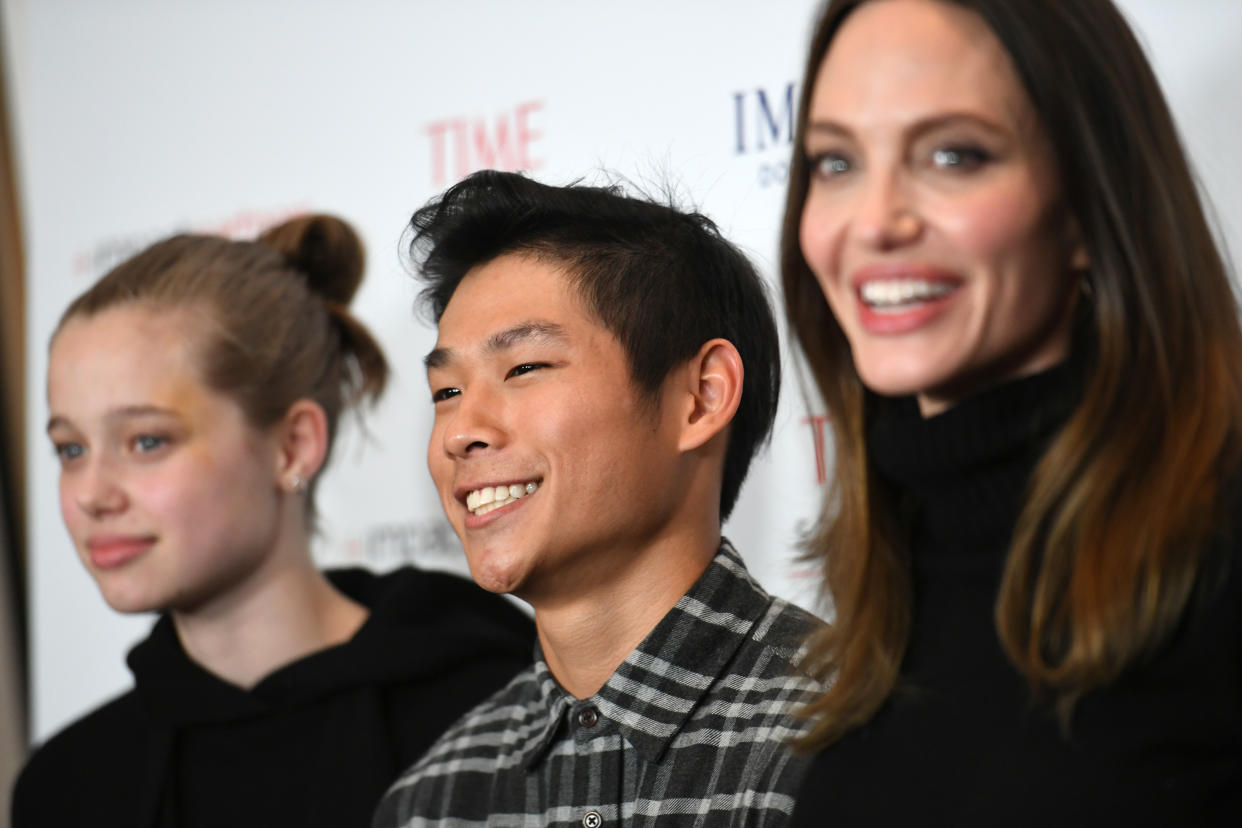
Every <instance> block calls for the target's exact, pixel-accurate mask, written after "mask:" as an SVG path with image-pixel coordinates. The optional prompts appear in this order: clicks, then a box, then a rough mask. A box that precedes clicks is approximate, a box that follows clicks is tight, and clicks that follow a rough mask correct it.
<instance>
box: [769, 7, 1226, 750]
mask: <svg viewBox="0 0 1242 828" xmlns="http://www.w3.org/2000/svg"><path fill="white" fill-rule="evenodd" d="M864 1H865V0H843V2H832V3H830V4H829V5H828V6H827V8H826V9H825V12H824V15H823V17H822V19H821V20H820V22H819V25H818V26H817V28H816V31H815V34H814V36H813V40H812V44H811V51H810V55H809V57H808V60H807V64H806V75H805V78H806V81H805V84H804V86H803V89H802V93H801V101H800V104H799V110H798V120H797V128H796V145H795V149H794V155H793V162H792V165H791V168H790V186H789V191H788V198H787V202H786V207H785V222H784V226H783V230H782V239H781V271H782V281H783V284H784V288H785V307H786V312H787V315H788V318H789V320H790V325H791V327H792V329H793V331H794V333H795V335H796V337H797V339H798V341H799V343H800V344H801V346H802V350H803V352H804V353H805V355H806V358H807V361H808V364H809V366H810V369H811V372H812V374H813V375H814V377H815V380H816V383H817V384H818V386H819V390H820V392H821V393H822V395H823V397H824V399H825V401H826V403H827V405H828V408H829V412H830V414H831V417H832V421H833V423H834V432H835V438H836V470H835V480H834V485H833V487H832V488H831V490H830V492H829V494H828V499H827V500H826V501H825V505H824V511H823V517H822V520H821V523H820V526H819V529H818V531H817V534H816V535H815V536H814V537H813V538H811V539H810V540H809V541H808V543H807V552H808V556H809V557H811V558H814V559H816V560H818V561H819V562H820V563H821V565H822V567H823V572H824V576H825V586H826V589H827V590H828V591H829V592H830V593H831V595H832V597H833V599H834V602H835V606H836V611H837V616H836V620H835V622H834V624H833V625H832V627H831V628H830V629H829V630H828V631H827V632H826V633H825V634H824V635H823V636H821V637H820V638H818V639H817V640H816V641H815V642H814V643H813V649H812V655H813V658H814V659H815V660H816V661H817V662H818V664H819V665H820V666H821V669H823V671H824V672H825V673H826V674H830V675H832V676H833V677H834V678H835V683H834V685H833V686H832V687H831V688H830V689H829V691H828V692H827V693H826V694H825V695H824V696H823V697H821V698H820V699H819V700H818V701H817V702H816V703H815V704H814V705H813V706H812V712H813V713H817V714H819V716H820V720H819V723H818V725H817V728H816V730H815V731H814V733H813V734H812V735H811V737H810V740H809V741H810V743H812V744H816V745H823V744H826V743H828V742H830V741H832V740H834V739H836V738H837V737H839V736H840V735H841V734H842V733H843V732H845V731H846V730H848V729H850V728H852V727H856V726H858V725H859V724H862V723H863V722H865V721H867V720H868V719H869V718H870V717H871V716H872V715H873V714H874V713H875V711H876V710H877V709H878V708H879V707H880V705H881V704H882V703H883V702H884V700H885V698H887V697H888V695H889V693H891V691H892V689H893V686H894V684H895V682H896V679H897V675H898V672H899V670H900V664H901V658H902V653H903V652H904V650H905V646H906V641H907V638H908V635H909V628H910V624H911V598H910V575H909V565H908V562H907V559H906V556H905V550H904V549H903V548H902V546H901V543H900V542H898V541H897V540H896V538H897V533H896V532H895V526H896V504H894V503H890V502H888V501H887V499H886V497H885V492H884V491H883V489H882V488H881V487H880V486H878V485H877V483H876V475H875V474H874V472H873V470H872V468H871V464H870V461H869V460H868V457H867V445H866V429H865V422H866V418H867V416H868V411H867V403H866V395H865V394H864V392H863V389H862V384H861V382H860V381H859V378H858V375H857V373H856V372H855V369H854V366H853V363H852V359H851V356H850V350H849V346H848V343H847V342H846V340H845V337H844V335H843V333H842V331H841V328H840V326H839V325H838V324H837V322H836V320H835V319H834V318H833V316H832V313H831V311H830V310H829V308H828V305H827V302H826V301H825V299H824V296H823V293H822V291H821V290H820V287H819V285H818V283H817V282H816V280H815V277H814V275H813V274H812V273H811V270H810V268H809V267H808V265H807V263H806V260H805V259H804V257H803V255H802V250H801V248H800V246H799V240H798V225H799V223H800V221H801V216H802V208H803V204H804V203H805V200H806V195H807V188H808V180H809V162H808V159H807V158H806V157H805V155H804V154H803V146H804V145H803V141H804V139H805V135H806V125H807V117H808V116H807V109H808V105H809V102H810V100H811V96H812V93H813V88H812V87H813V84H814V78H815V76H816V73H817V71H818V68H819V65H820V63H821V61H822V60H823V58H824V55H825V54H826V53H827V51H828V48H829V45H830V43H831V42H832V39H833V37H834V35H835V34H836V32H837V30H838V28H839V27H840V25H841V23H842V21H843V20H844V19H845V18H846V17H847V16H848V15H849V14H850V13H851V12H852V11H853V10H854V9H855V8H857V7H858V6H859V5H861V4H862V2H864ZM946 2H949V3H951V4H952V5H955V6H958V7H961V8H963V9H966V10H969V11H971V12H974V13H975V14H977V15H978V16H979V17H980V18H981V19H982V20H984V21H985V22H986V24H987V25H988V26H989V28H990V29H991V31H992V33H993V34H994V35H995V36H996V38H997V39H998V40H999V41H1000V43H1001V45H1002V46H1003V48H1004V49H1005V51H1006V52H1007V53H1008V55H1009V58H1010V60H1011V61H1012V63H1013V66H1014V68H1015V70H1016V74H1017V77H1018V78H1019V79H1020V82H1021V83H1022V85H1023V86H1024V88H1025V90H1026V93H1027V95H1028V96H1029V97H1030V100H1031V102H1032V104H1033V106H1034V109H1035V111H1036V112H1037V113H1038V114H1039V117H1040V121H1041V123H1042V127H1043V129H1044V130H1045V131H1046V134H1047V136H1048V138H1049V139H1050V142H1051V145H1052V148H1053V152H1054V155H1055V160H1056V163H1057V166H1058V169H1059V171H1060V179H1061V185H1062V191H1063V193H1064V199H1065V203H1066V204H1067V206H1068V209H1069V210H1070V211H1071V213H1072V215H1073V217H1074V219H1075V221H1076V222H1077V224H1078V227H1079V229H1080V231H1081V236H1082V239H1083V241H1084V244H1085V246H1086V248H1087V251H1088V255H1089V257H1090V272H1089V274H1088V278H1089V283H1090V285H1091V289H1092V298H1091V301H1090V303H1089V306H1088V307H1087V308H1086V313H1085V314H1084V315H1085V316H1086V317H1087V319H1086V322H1085V326H1086V328H1087V331H1086V332H1085V334H1084V336H1083V337H1082V340H1083V341H1082V342H1079V343H1076V347H1077V348H1078V350H1079V351H1080V352H1081V354H1080V357H1079V358H1081V359H1082V360H1083V361H1084V363H1085V364H1086V366H1087V368H1086V383H1085V390H1084V393H1083V397H1082V399H1081V401H1080V403H1079V404H1078V406H1077V408H1076V409H1075V411H1074V413H1073V414H1072V416H1071V418H1070V420H1069V421H1068V422H1067V424H1066V425H1065V426H1064V427H1063V428H1062V429H1061V431H1060V432H1059V434H1058V435H1057V436H1056V438H1055V440H1054V441H1053V443H1052V444H1051V445H1050V447H1049V448H1048V449H1047V451H1046V452H1045V453H1044V455H1043V457H1042V459H1041V460H1040V463H1039V465H1038V466H1037V468H1036V470H1035V473H1034V476H1033V477H1032V479H1031V481H1030V484H1029V487H1028V490H1027V497H1026V502H1025V505H1024V508H1023V511H1022V514H1021V517H1020V518H1019V521H1018V524H1017V527H1016V530H1015V533H1014V537H1013V539H1012V543H1011V548H1010V552H1009V555H1008V559H1007V563H1006V570H1005V574H1004V577H1003V580H1002V583H1001V586H1000V592H999V597H998V604H997V610H996V623H997V630H998V635H999V638H1000V640H1001V643H1002V644H1003V645H1004V647H1005V650H1006V652H1007V653H1008V655H1009V657H1010V659H1011V660H1012V661H1013V663H1014V664H1015V665H1016V666H1017V668H1018V669H1019V670H1020V671H1021V672H1023V673H1024V674H1025V675H1026V676H1027V677H1028V678H1029V679H1030V681H1031V682H1032V684H1033V685H1034V686H1035V687H1036V688H1037V689H1047V690H1049V691H1051V692H1052V693H1053V694H1054V695H1055V696H1056V697H1057V699H1058V702H1059V708H1060V712H1061V714H1062V717H1063V721H1066V722H1067V721H1068V717H1069V715H1070V712H1071V711H1072V708H1073V705H1074V702H1075V700H1076V699H1077V698H1079V697H1080V696H1081V695H1082V694H1083V693H1084V692H1087V691H1088V690H1091V689H1092V688H1095V687H1100V686H1103V685H1106V684H1108V683H1110V682H1112V681H1113V680H1115V679H1116V678H1117V677H1118V676H1119V675H1120V674H1121V672H1122V671H1123V670H1125V669H1126V668H1127V667H1129V666H1131V665H1133V664H1134V663H1136V662H1137V661H1139V660H1140V659H1142V658H1143V657H1144V656H1146V655H1148V654H1149V653H1151V652H1152V650H1153V649H1154V648H1156V647H1158V646H1159V645H1160V644H1161V643H1162V642H1164V641H1165V640H1167V638H1168V636H1169V635H1171V633H1172V631H1173V629H1174V628H1175V626H1176V625H1177V623H1178V621H1179V620H1180V618H1181V616H1182V614H1183V613H1184V611H1185V608H1186V606H1187V602H1188V601H1189V598H1190V593H1191V588H1192V586H1193V583H1194V581H1195V577H1196V574H1197V572H1198V569H1199V562H1200V559H1201V554H1202V549H1203V547H1204V544H1205V543H1206V540H1207V538H1208V536H1209V534H1210V533H1211V531H1212V528H1213V525H1214V524H1215V523H1216V522H1218V520H1219V519H1220V518H1221V517H1222V510H1223V500H1224V490H1225V487H1226V485H1227V482H1228V479H1229V478H1230V477H1231V476H1232V475H1234V474H1235V473H1236V472H1237V470H1238V468H1239V466H1240V465H1242V333H1240V331H1239V325H1238V319H1237V303H1236V301H1235V297H1234V295H1233V291H1232V287H1231V284H1230V280H1229V276H1228V269H1227V266H1226V263H1225V261H1224V257H1223V256H1222V254H1221V253H1220V251H1219V250H1218V248H1217V246H1216V244H1215V242H1214V239H1213V237H1212V232H1211V228H1210V226H1209V222H1208V220H1207V217H1206V216H1205V213H1204V208H1203V206H1202V204H1201V203H1200V200H1199V194H1198V191H1197V190H1196V187H1195V180H1194V176H1193V174H1192V172H1191V170H1190V166H1189V163H1188V161H1187V158H1186V153H1185V151H1184V149H1183V147H1182V144H1181V141H1180V139H1179V137H1178V134H1177V129H1176V127H1175V125H1174V123H1173V118H1172V116H1171V115H1170V113H1169V109H1168V106H1167V104H1166V102H1165V99H1164V96H1163V94H1162V93H1161V90H1160V85H1159V83H1158V82H1157V80H1156V77H1155V75H1154V73H1153V72H1152V70H1151V67H1150V65H1149V64H1148V62H1147V59H1146V58H1145V57H1144V55H1143V51H1142V48H1141V47H1140V45H1139V43H1138V41H1137V40H1136V39H1135V37H1134V34H1133V33H1132V32H1131V30H1130V27H1129V26H1128V25H1127V24H1126V21H1125V19H1124V18H1123V17H1122V15H1121V14H1120V12H1119V11H1118V10H1117V8H1116V7H1115V6H1114V5H1113V3H1112V2H1110V1H1109V0H946Z"/></svg>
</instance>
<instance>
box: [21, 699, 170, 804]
mask: <svg viewBox="0 0 1242 828" xmlns="http://www.w3.org/2000/svg"><path fill="white" fill-rule="evenodd" d="M148 738H149V727H148V726H147V723H146V720H145V719H144V717H143V715H142V712H141V710H140V708H139V704H138V698H137V694H136V692H135V691H133V690H129V691H127V692H125V693H123V694H122V695H120V696H118V697H116V698H114V699H112V700H111V701H108V702H105V703H104V704H103V705H101V706H100V707H98V708H96V709H95V710H92V711H91V712H90V713H87V714H86V715H85V716H83V717H82V718H80V719H78V720H77V721H75V722H73V723H71V724H69V725H68V726H66V727H65V728H64V729H63V730H61V731H59V732H58V733H56V734H55V735H53V736H52V737H51V738H49V739H48V740H47V741H46V742H44V743H43V744H42V745H40V746H39V747H38V748H36V749H35V750H34V752H33V753H32V754H31V756H30V759H29V760H28V761H27V762H26V765H25V767H23V768H22V771H21V774H20V775H19V776H18V778H17V783H16V785H15V786H14V788H13V825H14V828H24V827H25V826H35V825H57V824H62V823H61V822H59V820H61V819H64V818H69V817H71V816H73V817H74V818H76V815H75V814H74V813H73V809H75V808H79V807H82V808H87V807H89V812H86V811H84V812H83V813H82V814H81V816H83V817H88V816H89V815H90V814H92V813H93V814H94V815H95V817H100V816H101V815H103V814H106V813H111V812H112V811H113V810H114V809H113V808H110V807H109V805H110V804H111V803H115V804H117V805H120V806H123V805H124V803H125V802H126V801H127V800H132V799H133V798H134V797H135V796H136V794H137V793H138V792H137V790H136V788H137V785H136V783H135V784H129V783H128V782H127V780H137V779H138V778H139V776H140V774H139V772H138V770H139V769H140V768H141V767H142V763H143V760H144V757H145V755H146V751H147V744H148ZM84 803H91V804H90V805H89V806H87V805H85V804H84ZM98 824H101V825H107V824H110V823H108V822H107V821H106V820H103V821H101V822H99V823H98Z"/></svg>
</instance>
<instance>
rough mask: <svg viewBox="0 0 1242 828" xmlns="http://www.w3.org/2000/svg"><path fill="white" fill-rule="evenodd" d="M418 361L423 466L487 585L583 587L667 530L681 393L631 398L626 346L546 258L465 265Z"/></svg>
mask: <svg viewBox="0 0 1242 828" xmlns="http://www.w3.org/2000/svg"><path fill="white" fill-rule="evenodd" d="M427 365H428V368H427V380H428V384H429V385H430V388H431V396H432V400H433V403H434V405H435V425H434V427H433V429H432V434H431V443H430V445H429V447H428V451H427V462H428V466H429V468H430V470H431V476H432V479H433V480H434V481H435V484H436V488H437V489H438V491H439V493H440V499H441V501H442V503H443V505H444V511H445V513H446V514H447V515H448V518H449V521H450V522H451V523H452V524H453V528H454V529H455V530H456V531H457V534H458V536H459V537H460V538H461V541H462V545H463V546H464V547H465V551H466V558H467V560H468V562H469V564H470V571H471V574H472V575H473V576H474V579H475V581H477V582H478V583H479V584H480V585H481V586H483V587H484V588H485V589H488V590H491V591H493V592H511V593H514V594H516V595H518V596H520V597H522V598H524V599H526V600H527V601H530V602H531V603H535V604H539V603H540V602H543V603H544V604H545V605H546V604H548V603H549V602H556V601H558V600H572V599H573V598H575V597H582V596H583V595H584V594H585V593H587V592H592V591H595V590H598V589H600V588H606V585H607V584H608V583H613V582H615V581H614V579H616V578H620V577H624V571H625V568H626V567H627V566H637V565H638V561H639V559H640V558H641V555H640V554H638V552H640V551H641V550H642V549H643V548H644V547H645V546H648V545H650V544H651V543H652V542H654V541H655V540H657V539H659V538H660V537H661V533H662V532H663V531H665V530H666V529H667V528H668V525H669V522H670V520H671V518H672V516H673V514H674V512H675V511H676V510H677V508H678V505H679V501H680V498H681V497H682V495H683V489H684V488H685V487H684V485H683V484H684V483H685V481H684V479H683V478H684V475H683V473H682V471H681V465H680V463H679V460H680V452H679V450H678V447H677V437H678V428H677V424H678V412H677V411H676V410H675V408H676V405H674V404H670V402H669V397H670V395H668V394H661V398H660V401H659V402H651V401H648V400H645V399H640V397H639V395H638V393H637V392H636V390H635V388H634V386H633V383H632V381H631V375H630V367H629V362H628V359H627V357H626V354H625V351H624V350H623V348H622V346H621V344H620V343H619V342H618V341H617V339H616V338H615V337H614V336H613V335H612V333H611V332H609V331H608V330H607V329H606V328H604V327H603V326H602V325H601V324H600V323H599V322H598V321H597V320H596V319H595V317H594V316H592V315H591V314H589V313H588V311H587V310H586V308H585V306H584V305H583V303H582V300H581V299H580V297H579V295H578V293H577V291H576V289H575V288H574V287H573V286H572V285H571V284H570V283H569V282H568V280H567V279H566V277H565V276H564V275H563V272H562V270H561V269H560V268H559V267H558V266H557V265H555V264H553V263H549V262H547V261H542V260H538V259H535V258H532V257H528V256H520V255H505V256H501V257H500V258H497V259H495V260H493V261H491V262H488V263H486V264H484V265H480V266H478V267H476V268H474V269H473V270H471V271H470V272H469V273H468V274H467V275H466V277H465V278H464V279H463V280H462V282H461V284H460V285H459V286H458V288H457V290H456V292H455V293H454V294H453V297H452V299H450V301H449V303H448V306H447V307H446V308H445V311H444V314H443V316H442V317H441V319H440V325H439V336H438V338H437V341H436V349H435V350H434V351H432V353H431V354H430V355H429V356H428V359H427ZM676 374H677V371H674V376H675V375H676ZM666 384H667V383H666ZM497 504H499V505H497Z"/></svg>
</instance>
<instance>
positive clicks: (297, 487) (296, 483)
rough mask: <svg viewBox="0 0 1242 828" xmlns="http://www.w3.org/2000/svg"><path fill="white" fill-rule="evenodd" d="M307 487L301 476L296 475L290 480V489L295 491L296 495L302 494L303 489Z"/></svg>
mask: <svg viewBox="0 0 1242 828" xmlns="http://www.w3.org/2000/svg"><path fill="white" fill-rule="evenodd" d="M305 485H306V481H305V480H303V479H302V476H301V475H300V474H295V475H293V476H292V477H290V478H289V488H290V489H293V492H294V494H301V493H302V487H303V486H305Z"/></svg>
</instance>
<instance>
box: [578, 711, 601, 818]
mask: <svg viewBox="0 0 1242 828" xmlns="http://www.w3.org/2000/svg"><path fill="white" fill-rule="evenodd" d="M598 722H599V713H596V712H595V708H594V707H584V708H582V709H581V710H579V711H578V724H580V725H582V726H583V727H595V725H596V723H598ZM591 814H595V812H594V811H591V813H590V814H587V816H588V817H589V816H590V815H591ZM595 818H596V819H598V818H599V814H595ZM582 824H583V825H586V818H585V817H584V818H583V822H582ZM595 825H599V823H598V822H597V823H595ZM595 825H588V826H587V828H595Z"/></svg>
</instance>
